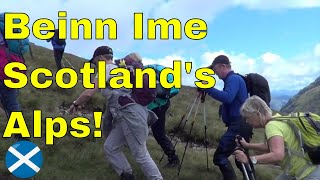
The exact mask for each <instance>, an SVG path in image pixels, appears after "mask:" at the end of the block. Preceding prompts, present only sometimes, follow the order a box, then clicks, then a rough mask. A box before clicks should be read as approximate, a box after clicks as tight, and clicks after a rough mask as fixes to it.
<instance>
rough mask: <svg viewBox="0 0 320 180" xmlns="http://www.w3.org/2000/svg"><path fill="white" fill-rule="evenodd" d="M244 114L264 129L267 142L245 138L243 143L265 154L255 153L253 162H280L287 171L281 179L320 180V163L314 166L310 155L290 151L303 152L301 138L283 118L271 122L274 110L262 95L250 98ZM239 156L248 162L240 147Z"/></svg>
mask: <svg viewBox="0 0 320 180" xmlns="http://www.w3.org/2000/svg"><path fill="white" fill-rule="evenodd" d="M240 113H241V115H242V116H243V117H244V118H245V119H246V120H247V122H248V123H249V124H250V125H251V126H252V127H253V128H264V129H265V135H266V138H267V142H266V143H260V144H255V143H247V142H246V141H245V140H244V139H242V140H241V141H240V143H241V144H242V145H243V146H244V148H248V149H253V150H256V151H262V152H264V154H260V155H257V156H251V157H250V159H251V161H252V162H253V164H278V163H280V166H281V168H282V169H283V170H284V174H282V175H280V176H278V177H277V180H284V179H288V180H289V179H293V178H296V179H308V180H311V179H320V166H319V165H318V166H317V165H313V164H312V163H311V161H310V159H309V158H308V156H305V157H301V156H298V155H297V154H295V153H291V154H290V155H289V153H287V151H286V148H288V149H290V150H291V149H292V150H295V151H297V152H299V151H301V150H300V146H299V141H298V139H296V137H295V134H294V132H293V130H292V129H291V128H290V126H289V125H288V124H286V123H285V122H281V121H271V119H272V118H273V116H272V110H271V109H270V108H269V107H268V106H267V104H266V103H265V102H264V101H263V100H262V99H261V98H259V97H258V96H252V97H250V98H248V99H247V100H246V101H245V103H244V104H243V105H242V107H241V109H240ZM234 154H235V158H236V159H237V160H238V161H240V162H242V163H248V158H247V156H246V155H245V154H244V153H243V152H242V151H240V150H236V151H235V153H234Z"/></svg>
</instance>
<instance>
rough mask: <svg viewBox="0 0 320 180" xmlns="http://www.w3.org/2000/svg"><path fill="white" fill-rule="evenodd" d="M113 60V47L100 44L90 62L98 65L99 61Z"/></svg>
mask: <svg viewBox="0 0 320 180" xmlns="http://www.w3.org/2000/svg"><path fill="white" fill-rule="evenodd" d="M112 60H113V51H112V49H111V48H110V47H109V46H100V47H98V48H97V49H96V50H95V51H94V53H93V56H92V58H91V59H90V61H89V62H90V63H91V64H94V65H97V64H98V61H106V62H109V61H111V62H112Z"/></svg>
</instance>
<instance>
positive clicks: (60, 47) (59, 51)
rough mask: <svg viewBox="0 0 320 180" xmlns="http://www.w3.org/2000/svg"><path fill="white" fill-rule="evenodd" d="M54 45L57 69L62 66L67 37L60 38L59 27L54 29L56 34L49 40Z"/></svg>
mask: <svg viewBox="0 0 320 180" xmlns="http://www.w3.org/2000/svg"><path fill="white" fill-rule="evenodd" d="M50 41H51V44H52V46H53V53H54V59H55V60H56V66H57V71H58V70H59V69H61V68H62V66H61V60H62V56H63V53H64V49H65V47H66V41H65V39H59V29H56V30H54V36H53V37H52V38H51V39H48V40H47V42H50Z"/></svg>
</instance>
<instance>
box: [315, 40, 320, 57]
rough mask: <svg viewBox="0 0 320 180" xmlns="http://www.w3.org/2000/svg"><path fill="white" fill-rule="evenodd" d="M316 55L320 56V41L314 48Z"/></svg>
mask: <svg viewBox="0 0 320 180" xmlns="http://www.w3.org/2000/svg"><path fill="white" fill-rule="evenodd" d="M314 55H315V56H316V57H320V43H318V44H317V45H316V46H315V48H314Z"/></svg>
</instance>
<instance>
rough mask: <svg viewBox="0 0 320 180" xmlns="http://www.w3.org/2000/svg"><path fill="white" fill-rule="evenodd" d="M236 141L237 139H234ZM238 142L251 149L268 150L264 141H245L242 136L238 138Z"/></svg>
mask: <svg viewBox="0 0 320 180" xmlns="http://www.w3.org/2000/svg"><path fill="white" fill-rule="evenodd" d="M236 143H238V140H237V139H236ZM240 143H241V145H242V146H243V147H244V148H246V149H251V150H255V151H260V152H269V147H268V144H267V143H266V142H265V143H247V141H246V140H245V139H244V138H242V139H241V140H240Z"/></svg>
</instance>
